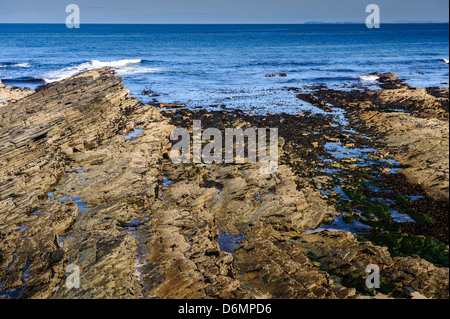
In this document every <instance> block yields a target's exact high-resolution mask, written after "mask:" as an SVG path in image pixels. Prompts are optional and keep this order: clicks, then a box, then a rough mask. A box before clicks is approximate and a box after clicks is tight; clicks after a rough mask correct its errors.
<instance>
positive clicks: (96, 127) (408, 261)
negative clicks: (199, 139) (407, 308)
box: [0, 68, 449, 299]
mask: <svg viewBox="0 0 450 319" xmlns="http://www.w3.org/2000/svg"><path fill="white" fill-rule="evenodd" d="M386 81H387V82H386V83H385V84H388V85H390V86H389V88H385V89H382V90H380V91H379V92H371V91H366V92H362V93H355V92H350V93H349V92H344V91H342V92H339V91H335V90H326V89H322V88H317V89H316V90H315V91H314V94H309V95H308V96H305V95H302V94H303V93H302V92H298V94H299V98H300V99H303V100H307V101H309V102H311V103H312V104H313V105H315V106H317V107H320V108H322V109H324V110H325V114H316V115H312V114H299V115H288V114H284V113H283V114H268V115H251V114H245V113H243V112H239V110H235V111H229V110H227V111H214V112H207V111H206V110H188V109H185V108H177V109H170V107H173V105H162V108H160V105H159V104H157V105H142V103H140V102H139V101H138V100H136V99H134V98H132V97H131V96H130V94H129V92H128V91H127V90H126V88H125V87H124V86H123V84H122V83H121V78H119V77H117V76H115V75H114V71H113V70H112V69H111V68H103V69H98V70H93V71H88V72H85V73H82V74H79V75H76V76H74V77H71V78H68V79H65V80H62V81H59V82H55V83H53V84H50V85H46V86H43V87H41V88H39V89H38V90H36V92H33V91H24V95H26V97H25V98H21V95H17V94H14V95H13V94H12V93H11V92H14V93H17V89H9V88H7V87H4V86H1V84H0V93H1V94H4V95H0V100H2V99H8V100H9V99H11V100H10V101H4V102H2V103H0V118H1V122H0V149H2V152H1V153H0V154H1V155H0V164H1V167H0V171H1V172H2V175H1V176H2V179H1V180H0V220H1V223H0V224H1V225H0V233H1V236H0V240H1V241H2V243H1V245H0V247H2V248H1V255H0V256H1V257H2V258H1V259H0V264H1V266H2V267H1V269H2V270H1V271H0V283H1V286H0V297H5V298H8V297H20V298H75V297H76V298H155V297H156V298H231V299H233V298H257V297H261V296H265V297H270V298H289V299H290V298H313V299H323V298H358V297H360V296H362V295H363V294H367V295H374V294H378V293H381V294H386V295H390V296H391V297H393V298H409V297H410V294H411V291H413V292H414V291H417V292H419V293H421V294H422V295H424V296H426V297H428V298H448V280H449V278H448V277H449V275H448V232H449V231H448V213H447V208H448V181H449V172H448V89H446V92H445V90H444V91H439V92H437V91H432V90H428V91H427V90H425V89H415V88H411V87H408V86H405V84H404V83H402V82H401V81H399V80H396V79H395V78H394V79H388V80H386ZM424 90H425V91H424ZM19 91H20V90H19ZM5 92H6V93H5ZM417 93H419V94H417ZM2 96H3V97H2ZM329 104H332V105H333V106H334V107H339V108H342V109H344V110H345V111H346V113H345V115H346V117H347V120H348V124H347V125H344V124H342V123H336V122H335V121H334V118H333V114H332V112H331V110H330V111H329V112H327V110H328V109H329V106H328V105H329ZM393 105H395V109H397V111H396V112H392V108H393V107H392V106H393ZM399 109H401V111H399ZM326 113H330V115H327V114H326ZM195 119H200V120H202V121H203V123H204V127H215V128H219V129H220V130H223V129H224V128H225V127H241V128H250V127H278V128H279V130H280V140H279V144H280V145H281V148H280V163H279V164H280V166H279V170H278V172H277V173H276V174H274V175H272V176H270V178H262V177H261V176H259V174H258V173H259V166H258V164H242V165H220V164H212V165H210V166H209V167H208V166H206V165H199V164H187V165H181V166H180V165H178V166H177V165H174V164H173V163H172V162H171V161H170V159H169V158H168V152H169V150H170V147H171V143H170V141H169V138H168V136H169V135H170V133H171V131H172V130H173V129H174V128H175V127H185V128H187V129H189V128H190V127H191V126H192V121H193V120H195ZM435 128H437V129H435ZM137 130H139V131H137ZM133 132H134V133H135V134H134V135H129V134H130V133H133ZM138 132H140V134H138ZM425 136H426V137H427V141H426V142H423V143H417V142H418V141H419V142H420V141H423V138H424V137H425ZM430 140H433V141H434V142H433V143H431V142H430ZM377 150H379V151H377ZM391 156H392V158H390V157H391ZM367 181H368V182H367ZM374 188H378V191H374V190H373V189H374ZM380 189H381V190H380ZM407 196H410V197H412V198H416V199H414V200H413V199H410V198H409V197H407ZM374 198H375V200H373V199H374ZM394 200H395V202H394V203H393V204H392V203H391V204H390V205H388V204H389V203H390V201H394ZM390 206H391V207H390ZM429 207H433V210H430V211H424V209H428V208H429ZM363 210H365V212H366V213H367V212H371V214H368V216H364V214H361V211H363ZM392 211H397V213H398V214H400V215H405V213H406V212H407V213H408V214H409V216H410V217H412V218H413V219H414V221H415V222H414V223H412V222H406V223H403V222H402V223H397V222H395V221H394V220H393V218H392V216H391V215H390V212H392ZM369 215H371V216H369ZM400 215H399V216H400ZM339 218H340V219H339ZM336 221H344V223H341V224H337V225H336ZM358 222H365V223H367V225H368V226H370V227H371V228H372V229H375V230H376V231H375V232H374V233H371V234H366V233H362V234H359V233H358V234H353V233H352V232H355V229H357V228H358V227H357V226H358V225H359V224H358ZM333 223H334V224H335V225H334V226H333ZM321 228H322V229H321ZM317 229H319V230H320V229H321V230H323V231H320V232H316V230H317ZM342 229H343V230H349V231H350V232H345V231H338V230H342ZM424 236H425V237H424ZM399 246H400V248H398V247H399ZM430 255H431V256H430ZM445 258H446V259H447V265H445V264H442V262H443V260H445ZM71 263H75V264H77V265H79V266H80V268H81V273H82V282H83V283H84V285H83V286H82V289H79V290H68V289H66V288H65V287H64V280H65V272H64V269H65V266H67V264H71ZM368 264H377V265H380V266H381V267H380V268H381V272H382V278H383V280H384V282H383V288H382V289H381V290H380V291H379V292H378V293H375V292H374V291H372V290H370V289H367V288H365V287H363V283H364V281H363V279H362V278H363V277H364V276H365V268H366V266H367V265H368ZM6 269H8V271H6ZM24 278H26V280H25V279H24ZM329 278H332V279H331V280H330V279H329ZM408 291H409V293H408Z"/></svg>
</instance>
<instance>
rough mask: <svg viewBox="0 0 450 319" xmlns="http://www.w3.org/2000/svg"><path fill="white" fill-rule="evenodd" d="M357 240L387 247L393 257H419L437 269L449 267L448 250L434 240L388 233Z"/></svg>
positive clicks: (361, 237)
mask: <svg viewBox="0 0 450 319" xmlns="http://www.w3.org/2000/svg"><path fill="white" fill-rule="evenodd" d="M357 238H358V240H360V241H367V240H368V241H370V242H372V243H374V244H375V245H378V246H385V247H387V248H388V249H389V253H390V254H391V256H393V257H395V256H400V257H405V256H419V257H421V258H423V259H425V260H427V261H429V262H431V263H433V264H434V265H436V266H437V267H448V266H449V249H448V247H447V246H446V245H445V244H444V243H442V242H441V241H439V240H437V239H435V238H431V237H423V236H409V235H402V234H388V233H385V234H364V235H357Z"/></svg>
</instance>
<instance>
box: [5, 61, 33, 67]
mask: <svg viewBox="0 0 450 319" xmlns="http://www.w3.org/2000/svg"><path fill="white" fill-rule="evenodd" d="M8 67H16V68H31V64H30V63H28V62H24V63H8V64H0V68H8Z"/></svg>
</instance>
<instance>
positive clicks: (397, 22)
mask: <svg viewBox="0 0 450 319" xmlns="http://www.w3.org/2000/svg"><path fill="white" fill-rule="evenodd" d="M0 24H53V25H65V23H64V22H0ZM81 24H91V25H92V24H95V25H104V24H115V25H314V24H317V25H320V24H333V25H336V24H363V25H364V24H366V23H365V22H362V21H357V22H356V21H355V22H353V21H344V22H322V21H306V22H295V23H294V22H292V23H289V22H287V23H277V22H268V23H192V22H189V23H176V22H175V23H137V22H136V23H133V22H120V23H117V22H82V23H81ZM380 24H450V21H407V20H405V21H402V20H399V21H391V22H381V23H380Z"/></svg>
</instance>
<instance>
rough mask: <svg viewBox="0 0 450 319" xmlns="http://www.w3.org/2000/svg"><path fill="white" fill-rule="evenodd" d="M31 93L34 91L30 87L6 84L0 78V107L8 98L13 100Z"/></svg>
mask: <svg viewBox="0 0 450 319" xmlns="http://www.w3.org/2000/svg"><path fill="white" fill-rule="evenodd" d="M33 93H34V91H33V90H30V89H22V88H18V87H11V86H6V85H4V84H3V83H2V81H1V80H0V107H2V106H3V105H5V104H6V102H7V101H8V100H9V101H10V102H15V101H18V100H20V99H23V98H24V97H26V96H28V95H30V94H33Z"/></svg>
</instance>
